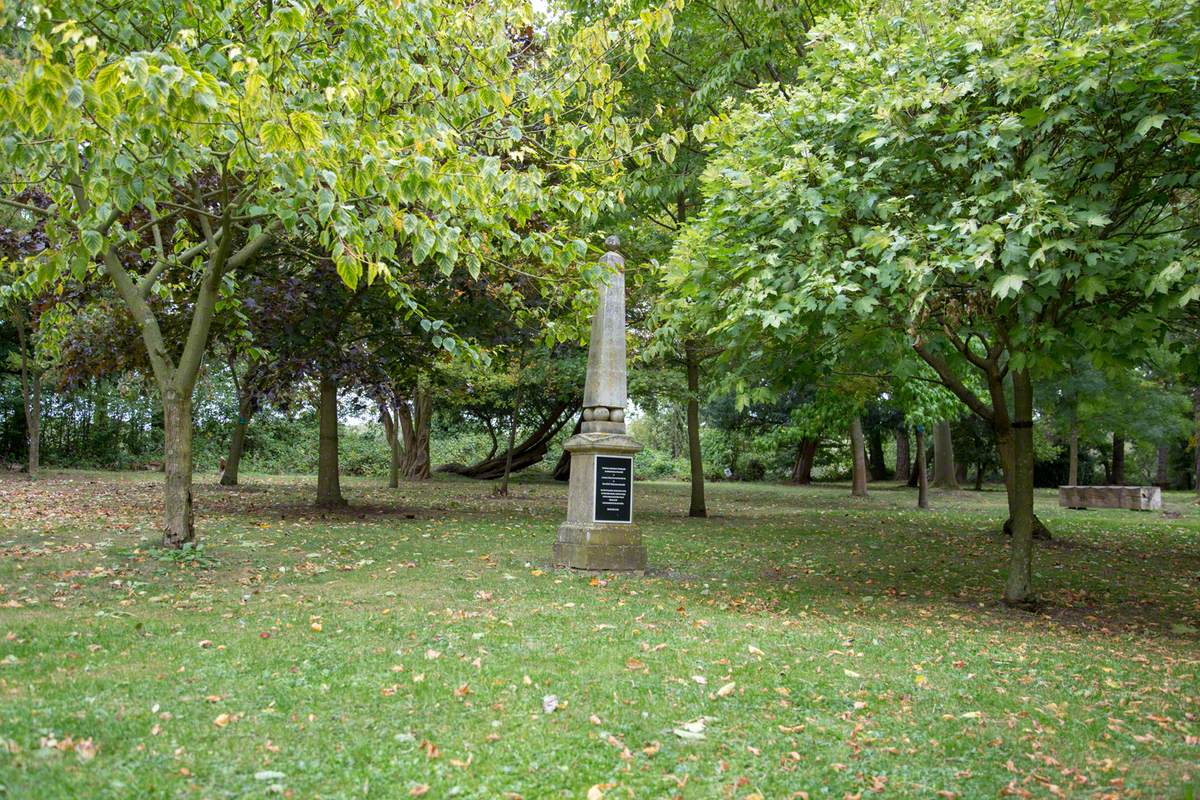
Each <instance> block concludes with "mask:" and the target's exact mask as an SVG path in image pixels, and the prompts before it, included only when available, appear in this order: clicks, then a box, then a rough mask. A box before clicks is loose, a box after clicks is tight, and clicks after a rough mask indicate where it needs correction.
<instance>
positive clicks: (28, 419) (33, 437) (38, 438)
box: [12, 314, 42, 480]
mask: <svg viewBox="0 0 1200 800" xmlns="http://www.w3.org/2000/svg"><path fill="white" fill-rule="evenodd" d="M12 323H13V326H14V327H15V328H16V329H17V346H18V347H20V348H21V395H22V400H23V405H24V410H25V442H26V446H27V451H26V459H27V460H26V467H25V468H26V470H27V472H28V474H29V480H33V479H34V478H36V477H37V473H38V469H40V468H41V463H40V462H41V450H42V376H41V373H40V372H39V371H38V370H37V369H36V368H35V367H32V366H31V364H30V362H31V361H32V359H31V358H30V353H29V347H30V342H28V341H27V340H26V336H25V317H24V316H23V315H20V314H16V315H14V316H13V317H12Z"/></svg>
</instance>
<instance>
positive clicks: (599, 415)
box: [592, 408, 608, 422]
mask: <svg viewBox="0 0 1200 800" xmlns="http://www.w3.org/2000/svg"><path fill="white" fill-rule="evenodd" d="M592 419H594V420H597V421H599V422H604V421H606V420H607V419H608V409H607V408H597V409H596V410H595V411H593V412H592Z"/></svg>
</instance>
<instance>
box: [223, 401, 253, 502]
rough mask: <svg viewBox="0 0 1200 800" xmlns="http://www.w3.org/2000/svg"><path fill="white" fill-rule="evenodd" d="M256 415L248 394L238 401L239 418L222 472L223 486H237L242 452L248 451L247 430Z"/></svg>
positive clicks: (230, 439)
mask: <svg viewBox="0 0 1200 800" xmlns="http://www.w3.org/2000/svg"><path fill="white" fill-rule="evenodd" d="M253 414H254V401H253V399H252V398H251V397H250V396H249V395H248V394H247V395H245V396H243V397H241V398H240V399H239V400H238V418H237V420H235V421H234V423H233V434H232V435H231V436H230V437H229V455H227V456H226V457H225V469H223V470H221V485H222V486H237V482H238V469H239V468H240V467H241V463H242V452H243V451H244V450H245V449H246V428H247V427H248V426H249V425H250V417H251V416H252V415H253Z"/></svg>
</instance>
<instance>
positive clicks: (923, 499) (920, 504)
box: [913, 426, 929, 508]
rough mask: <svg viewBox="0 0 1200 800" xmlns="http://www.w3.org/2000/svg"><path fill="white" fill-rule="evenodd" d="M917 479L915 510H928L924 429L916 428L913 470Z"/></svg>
mask: <svg viewBox="0 0 1200 800" xmlns="http://www.w3.org/2000/svg"><path fill="white" fill-rule="evenodd" d="M913 477H914V478H916V479H917V508H929V471H928V470H927V469H925V428H924V427H923V426H918V427H917V464H916V467H915V468H914V469H913Z"/></svg>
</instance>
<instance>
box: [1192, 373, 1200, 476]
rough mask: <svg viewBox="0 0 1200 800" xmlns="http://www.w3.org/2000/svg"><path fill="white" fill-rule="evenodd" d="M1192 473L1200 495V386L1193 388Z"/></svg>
mask: <svg viewBox="0 0 1200 800" xmlns="http://www.w3.org/2000/svg"><path fill="white" fill-rule="evenodd" d="M1192 424H1193V428H1192V438H1193V439H1194V440H1195V441H1194V442H1193V450H1192V459H1193V460H1192V475H1193V476H1194V478H1195V481H1194V482H1195V484H1196V494H1197V496H1200V386H1198V387H1196V388H1195V389H1193V390H1192Z"/></svg>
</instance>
